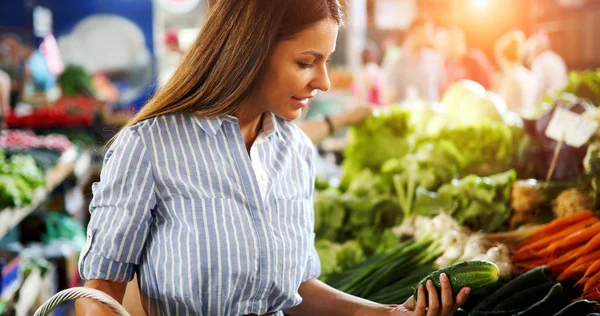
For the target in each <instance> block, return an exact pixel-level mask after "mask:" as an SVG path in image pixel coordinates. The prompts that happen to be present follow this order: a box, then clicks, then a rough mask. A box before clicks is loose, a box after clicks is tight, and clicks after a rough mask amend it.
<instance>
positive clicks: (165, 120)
mask: <svg viewBox="0 0 600 316" xmlns="http://www.w3.org/2000/svg"><path fill="white" fill-rule="evenodd" d="M191 122H193V117H192V116H191V115H190V114H187V113H169V114H163V115H159V116H156V117H153V118H149V119H146V120H143V121H141V122H139V123H137V124H135V125H132V126H128V127H126V128H124V129H123V131H126V132H134V133H137V134H139V135H140V136H144V137H145V136H152V135H153V134H158V133H165V132H167V131H168V132H172V131H175V128H185V127H187V126H188V123H191Z"/></svg>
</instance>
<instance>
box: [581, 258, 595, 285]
mask: <svg viewBox="0 0 600 316" xmlns="http://www.w3.org/2000/svg"><path fill="white" fill-rule="evenodd" d="M598 272H600V261H596V262H594V263H593V264H592V265H591V266H589V268H587V270H586V271H585V274H584V275H583V277H582V278H581V280H579V282H577V285H579V286H583V285H585V282H587V280H589V278H591V277H592V276H594V274H596V273H598Z"/></svg>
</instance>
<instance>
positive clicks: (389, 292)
mask: <svg viewBox="0 0 600 316" xmlns="http://www.w3.org/2000/svg"><path fill="white" fill-rule="evenodd" d="M557 108H565V109H568V110H569V111H572V112H575V113H578V114H581V113H589V112H590V109H592V106H591V105H590V104H589V102H588V101H586V100H585V99H582V98H581V97H580V95H579V94H578V95H571V94H567V93H559V94H555V95H554V96H552V97H549V98H548V99H547V101H546V103H545V104H544V105H543V107H542V109H543V110H542V111H540V113H538V116H537V117H536V118H528V119H523V118H521V117H520V116H519V115H517V114H515V113H510V112H507V110H506V106H505V105H504V104H503V102H502V100H500V99H498V98H497V96H495V95H494V94H491V93H489V92H486V91H485V90H484V89H483V88H482V87H481V86H479V85H477V84H474V83H472V82H469V81H461V82H459V83H456V84H455V85H453V86H452V87H451V88H450V89H449V90H448V91H447V92H446V93H445V94H444V97H443V99H442V101H441V103H429V104H428V103H426V102H419V103H414V104H408V103H407V104H402V105H392V106H386V107H383V108H380V109H377V110H375V111H374V114H373V115H372V116H370V117H369V118H368V119H367V120H366V121H365V122H364V123H362V124H359V125H358V126H355V127H352V128H350V135H349V139H348V145H347V147H346V149H345V151H344V160H343V163H342V166H341V171H342V172H341V175H340V177H339V178H337V179H336V178H334V179H332V181H323V180H322V179H320V180H319V181H317V183H316V184H315V188H316V194H315V199H314V203H315V231H316V235H317V243H316V244H317V251H318V252H319V254H320V256H321V263H322V276H321V279H322V280H323V281H325V282H326V283H328V284H330V285H331V286H333V287H335V288H338V289H340V290H342V291H345V292H347V293H350V294H353V295H356V296H359V297H363V298H366V299H369V300H373V301H376V302H380V303H384V304H398V303H402V302H403V301H404V300H406V299H407V298H408V297H409V296H411V295H414V294H415V290H416V288H417V286H418V285H419V284H422V283H423V282H426V280H428V279H431V280H432V281H434V283H435V282H438V278H437V277H439V274H440V273H441V272H446V274H447V275H448V276H449V277H450V280H451V284H452V285H453V290H454V291H458V290H459V289H460V288H461V287H463V286H465V285H468V286H470V287H472V292H471V298H470V299H469V300H468V301H467V303H466V304H465V306H464V307H463V308H462V309H461V311H460V312H459V313H458V314H464V315H554V314H557V315H587V314H589V313H593V312H595V311H597V306H596V303H594V302H593V301H600V294H599V293H600V264H598V263H597V262H598V261H600V260H599V259H600V237H598V236H600V234H599V233H600V220H599V219H598V218H597V217H596V214H594V212H592V211H582V210H594V209H597V208H598V206H600V191H599V188H600V142H594V141H593V140H592V141H590V142H588V143H587V144H585V145H584V146H582V147H580V148H573V147H570V146H567V145H566V144H561V146H562V148H561V149H560V150H555V149H556V147H557V145H558V143H557V142H556V141H554V140H551V139H549V138H548V137H546V135H545V131H546V129H547V127H548V124H549V122H550V120H551V119H552V117H553V115H554V113H555V111H556V109H557ZM598 135H600V134H598ZM551 165H552V168H551ZM550 169H552V170H553V171H552V172H550ZM546 177H548V178H549V180H546ZM544 223H548V224H546V225H543V226H541V227H539V228H537V229H532V228H531V225H532V224H534V225H538V226H539V224H544ZM521 226H523V227H521ZM507 230H515V231H511V232H506V231H507ZM495 238H498V239H495ZM502 238H505V239H504V240H503V239H502ZM515 239H517V240H518V241H520V243H518V244H516V243H511V241H514V240H515ZM494 240H499V241H503V242H508V243H509V244H510V245H511V246H512V248H510V249H509V246H507V245H506V244H502V243H499V242H497V241H494ZM515 276H516V278H514V277H515ZM438 286H439V284H438ZM480 286H481V287H480ZM455 294H456V293H455Z"/></svg>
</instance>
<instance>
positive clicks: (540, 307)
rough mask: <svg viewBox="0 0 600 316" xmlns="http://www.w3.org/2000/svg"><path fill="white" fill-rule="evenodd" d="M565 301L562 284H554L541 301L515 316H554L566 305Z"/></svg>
mask: <svg viewBox="0 0 600 316" xmlns="http://www.w3.org/2000/svg"><path fill="white" fill-rule="evenodd" d="M567 301H568V300H567V297H566V296H565V295H564V291H563V286H562V284H560V283H556V284H554V286H553V287H552V289H550V292H549V293H548V295H546V297H544V299H543V300H541V301H539V302H537V303H535V304H533V305H531V307H529V308H528V309H526V310H524V311H522V312H520V313H518V314H517V316H539V315H554V313H556V312H558V311H560V309H561V308H563V307H564V306H565V305H566V304H567Z"/></svg>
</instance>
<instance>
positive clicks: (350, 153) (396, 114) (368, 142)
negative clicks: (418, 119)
mask: <svg viewBox="0 0 600 316" xmlns="http://www.w3.org/2000/svg"><path fill="white" fill-rule="evenodd" d="M409 120H410V112H408V111H404V110H401V109H399V108H397V107H390V108H384V109H382V110H377V111H375V112H374V113H373V115H371V116H370V117H368V118H367V119H366V120H365V121H364V122H363V123H362V124H360V125H358V126H355V127H351V128H350V130H349V135H350V137H349V139H350V140H349V143H348V146H347V147H346V149H345V150H344V162H343V164H342V168H343V170H344V178H343V179H342V185H343V186H344V187H347V185H349V184H350V183H351V182H353V181H354V177H355V176H356V175H357V174H358V173H360V172H361V171H362V170H363V169H369V170H372V171H375V172H379V169H380V168H381V166H382V165H383V163H384V162H386V161H387V160H388V159H391V158H401V157H403V156H404V155H406V154H407V153H408V152H409V151H410V148H411V146H410V141H409V139H408V138H407V135H409V134H410V133H411V125H410V122H409Z"/></svg>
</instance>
